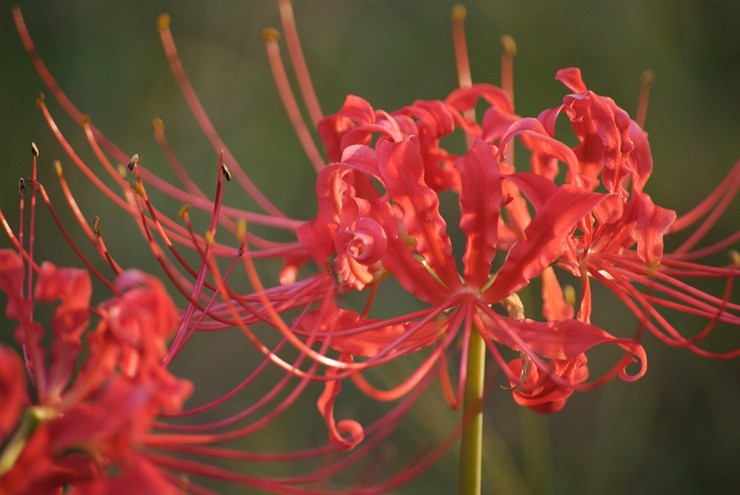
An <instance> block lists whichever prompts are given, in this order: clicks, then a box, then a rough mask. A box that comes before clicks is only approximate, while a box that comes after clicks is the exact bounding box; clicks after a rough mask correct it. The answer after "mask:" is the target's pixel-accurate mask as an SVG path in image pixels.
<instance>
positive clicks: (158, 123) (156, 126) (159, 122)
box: [152, 117, 164, 132]
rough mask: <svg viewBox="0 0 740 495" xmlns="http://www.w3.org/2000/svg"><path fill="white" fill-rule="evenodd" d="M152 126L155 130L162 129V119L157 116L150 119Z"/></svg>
mask: <svg viewBox="0 0 740 495" xmlns="http://www.w3.org/2000/svg"><path fill="white" fill-rule="evenodd" d="M152 128H153V129H154V130H155V131H157V132H162V131H164V120H162V119H160V118H159V117H154V118H153V119H152Z"/></svg>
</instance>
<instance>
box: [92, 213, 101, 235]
mask: <svg viewBox="0 0 740 495" xmlns="http://www.w3.org/2000/svg"><path fill="white" fill-rule="evenodd" d="M93 230H94V231H95V235H100V217H99V216H97V215H96V216H95V218H94V219H93Z"/></svg>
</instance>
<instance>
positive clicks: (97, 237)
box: [54, 160, 122, 275]
mask: <svg viewBox="0 0 740 495" xmlns="http://www.w3.org/2000/svg"><path fill="white" fill-rule="evenodd" d="M54 171H55V172H56V176H57V179H58V180H59V186H60V187H61V188H62V194H63V195H64V199H65V200H66V201H67V205H68V206H69V209H70V210H72V215H73V216H74V217H75V219H76V220H77V223H78V224H79V226H80V228H82V231H83V232H84V233H85V236H86V237H87V238H88V240H89V241H90V242H91V243H92V244H93V245H94V246H95V247H96V248H97V250H98V253H99V254H100V256H101V257H102V258H103V259H105V260H106V262H107V263H108V265H109V266H110V267H111V268H112V269H113V272H114V273H115V274H116V275H118V274H119V273H120V272H121V270H122V269H121V266H120V265H119V264H118V263H117V262H116V261H115V260H114V259H113V257H112V256H111V255H110V253H109V252H108V249H107V248H106V246H105V242H104V241H103V237H102V235H101V234H100V229H99V225H100V218H99V217H95V219H96V220H95V222H93V227H94V228H93V229H91V228H90V224H89V222H88V221H87V219H86V218H85V215H84V214H83V213H82V210H80V207H79V205H78V204H77V201H76V200H75V198H74V194H72V191H71V189H70V188H69V184H68V183H67V179H66V178H65V177H64V170H63V169H62V164H61V162H60V161H59V160H54Z"/></svg>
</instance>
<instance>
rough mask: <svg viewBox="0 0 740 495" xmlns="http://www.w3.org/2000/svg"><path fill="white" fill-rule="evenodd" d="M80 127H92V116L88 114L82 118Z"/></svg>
mask: <svg viewBox="0 0 740 495" xmlns="http://www.w3.org/2000/svg"><path fill="white" fill-rule="evenodd" d="M80 125H81V126H82V127H85V126H88V125H90V116H89V115H87V114H84V115H83V116H82V118H81V119H80Z"/></svg>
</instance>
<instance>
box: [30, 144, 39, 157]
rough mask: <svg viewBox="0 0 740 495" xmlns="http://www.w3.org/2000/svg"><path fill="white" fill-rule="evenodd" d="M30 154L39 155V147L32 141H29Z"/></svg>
mask: <svg viewBox="0 0 740 495" xmlns="http://www.w3.org/2000/svg"><path fill="white" fill-rule="evenodd" d="M31 154H32V155H33V156H39V147H38V146H36V143H34V142H33V141H31Z"/></svg>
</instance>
